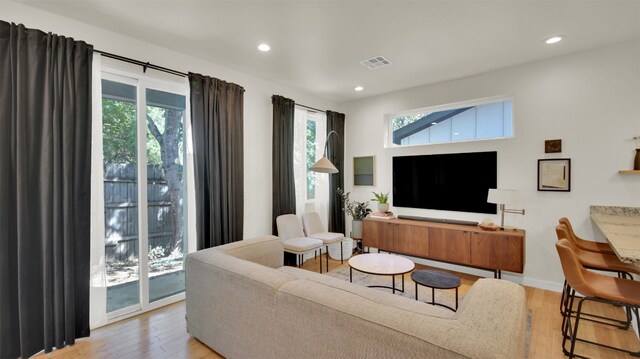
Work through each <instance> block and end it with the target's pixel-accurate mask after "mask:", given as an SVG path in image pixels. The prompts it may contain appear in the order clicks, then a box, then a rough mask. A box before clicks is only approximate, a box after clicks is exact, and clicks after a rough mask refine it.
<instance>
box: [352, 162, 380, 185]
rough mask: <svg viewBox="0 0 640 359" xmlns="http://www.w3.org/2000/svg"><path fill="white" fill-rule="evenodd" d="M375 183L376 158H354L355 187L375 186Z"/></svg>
mask: <svg viewBox="0 0 640 359" xmlns="http://www.w3.org/2000/svg"><path fill="white" fill-rule="evenodd" d="M374 183H375V157H374V156H366V157H354V158H353V185H354V186H373V185H374Z"/></svg>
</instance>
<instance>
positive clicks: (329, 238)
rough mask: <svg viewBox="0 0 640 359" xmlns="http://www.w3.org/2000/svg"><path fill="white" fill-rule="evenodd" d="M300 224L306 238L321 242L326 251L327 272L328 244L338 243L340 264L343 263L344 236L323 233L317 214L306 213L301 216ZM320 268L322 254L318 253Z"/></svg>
mask: <svg viewBox="0 0 640 359" xmlns="http://www.w3.org/2000/svg"><path fill="white" fill-rule="evenodd" d="M302 223H303V224H304V233H305V234H306V235H307V237H310V238H314V239H319V240H321V241H322V244H324V246H325V248H326V249H327V250H326V252H327V272H328V271H329V244H334V243H338V244H339V245H340V263H344V259H343V257H344V255H343V253H342V240H343V239H344V234H342V233H335V232H327V231H325V230H324V226H323V225H322V220H321V219H320V215H319V214H318V213H317V212H307V213H305V214H303V215H302ZM320 266H321V267H322V252H320Z"/></svg>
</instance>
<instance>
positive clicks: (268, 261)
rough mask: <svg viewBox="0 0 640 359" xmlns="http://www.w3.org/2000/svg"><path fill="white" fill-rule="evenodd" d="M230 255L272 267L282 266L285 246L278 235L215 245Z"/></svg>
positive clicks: (217, 248) (216, 248)
mask: <svg viewBox="0 0 640 359" xmlns="http://www.w3.org/2000/svg"><path fill="white" fill-rule="evenodd" d="M215 250H218V251H221V252H224V253H226V254H228V255H230V256H234V257H236V258H240V259H244V260H247V261H250V262H254V263H258V264H262V265H265V266H267V267H271V268H278V267H282V265H283V264H284V263H283V258H284V256H283V250H284V246H283V244H282V241H281V240H280V238H278V237H276V236H262V237H256V238H251V239H245V240H242V241H238V242H233V243H229V244H225V245H222V246H218V247H215Z"/></svg>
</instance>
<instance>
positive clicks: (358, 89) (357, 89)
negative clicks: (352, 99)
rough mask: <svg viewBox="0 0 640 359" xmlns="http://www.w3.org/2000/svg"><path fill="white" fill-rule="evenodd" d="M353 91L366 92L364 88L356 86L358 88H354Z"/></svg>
mask: <svg viewBox="0 0 640 359" xmlns="http://www.w3.org/2000/svg"><path fill="white" fill-rule="evenodd" d="M353 90H354V91H358V92H360V91H362V90H364V87H362V86H356V87H354V88H353Z"/></svg>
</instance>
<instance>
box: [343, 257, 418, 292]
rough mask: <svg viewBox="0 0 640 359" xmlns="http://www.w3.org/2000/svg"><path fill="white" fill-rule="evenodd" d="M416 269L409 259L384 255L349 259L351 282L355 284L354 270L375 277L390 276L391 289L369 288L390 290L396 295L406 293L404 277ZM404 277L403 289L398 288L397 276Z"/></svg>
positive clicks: (379, 286)
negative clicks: (397, 292) (396, 293)
mask: <svg viewBox="0 0 640 359" xmlns="http://www.w3.org/2000/svg"><path fill="white" fill-rule="evenodd" d="M415 267H416V265H415V263H413V262H412V261H410V260H408V259H407V258H404V257H401V256H398V255H395V254H384V253H369V254H360V255H357V256H355V257H352V258H351V259H349V281H350V282H353V270H354V269H355V270H357V271H358V272H362V273H367V274H374V275H390V276H391V287H388V286H384V285H370V286H369V287H376V288H389V289H391V291H392V292H393V293H394V294H395V292H396V290H397V291H399V292H404V275H405V274H406V273H409V272H411V271H412V270H413V269H414V268H415ZM397 275H402V289H400V288H396V276H397Z"/></svg>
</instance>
